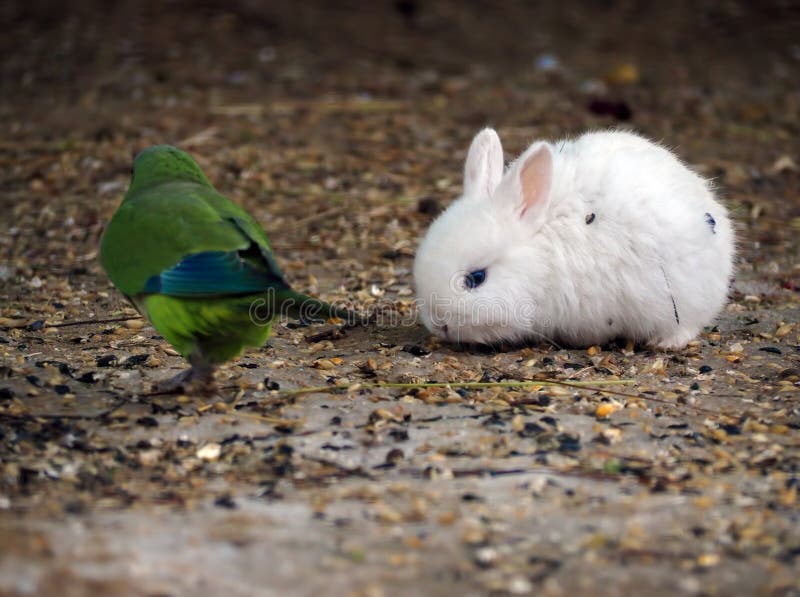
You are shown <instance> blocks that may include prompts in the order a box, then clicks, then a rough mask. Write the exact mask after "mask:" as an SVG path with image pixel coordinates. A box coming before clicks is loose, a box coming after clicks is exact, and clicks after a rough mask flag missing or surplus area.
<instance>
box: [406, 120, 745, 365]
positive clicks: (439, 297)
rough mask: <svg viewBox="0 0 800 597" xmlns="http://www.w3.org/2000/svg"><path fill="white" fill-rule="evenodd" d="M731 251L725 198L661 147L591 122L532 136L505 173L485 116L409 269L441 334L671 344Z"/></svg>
mask: <svg viewBox="0 0 800 597" xmlns="http://www.w3.org/2000/svg"><path fill="white" fill-rule="evenodd" d="M733 257H734V231H733V227H732V225H731V222H730V220H729V218H728V212H727V210H726V209H725V207H724V206H723V205H722V204H721V203H719V202H718V201H717V200H716V199H715V198H714V195H713V193H712V191H711V188H710V184H709V183H708V182H707V181H706V180H704V179H703V178H701V177H700V176H698V175H697V174H695V173H694V172H692V171H691V170H690V169H689V168H687V167H686V166H685V165H684V164H683V163H682V162H681V161H680V160H679V159H678V158H676V157H675V156H674V155H673V154H672V153H670V152H669V151H668V150H667V149H665V148H663V147H661V146H659V145H656V144H654V143H652V142H650V141H648V140H646V139H644V138H642V137H639V136H637V135H635V134H632V133H627V132H620V131H608V132H592V133H587V134H585V135H583V136H581V137H579V138H577V139H575V140H564V141H559V142H557V143H548V142H543V141H540V142H536V143H534V144H533V145H531V146H530V147H529V148H528V149H527V150H526V151H525V152H524V153H523V154H522V155H521V156H520V157H519V159H517V160H516V161H515V162H514V163H512V164H511V165H510V166H509V167H508V169H507V170H506V171H505V173H504V172H503V150H502V147H501V145H500V138H499V137H498V136H497V133H496V132H495V131H494V130H493V129H490V128H487V129H484V130H483V131H481V132H480V133H478V135H476V137H475V139H474V140H473V141H472V145H471V146H470V149H469V154H468V156H467V161H466V165H465V168H464V193H463V196H462V197H461V198H459V199H458V200H457V201H455V202H454V203H453V204H452V205H450V207H449V208H448V209H447V210H446V211H445V212H444V213H443V214H442V215H441V216H440V217H439V218H438V219H437V220H436V221H435V222H434V223H433V224H432V225H431V227H430V229H429V230H428V233H427V235H426V236H425V238H424V239H423V241H422V243H421V244H420V247H419V250H418V251H417V257H416V260H415V262H414V280H415V284H416V288H417V296H418V305H419V309H420V313H421V316H422V320H423V322H424V323H425V325H426V327H427V328H428V329H429V330H430V331H431V332H433V333H434V334H436V335H438V336H440V337H442V338H444V339H445V340H451V341H455V342H466V343H494V342H500V341H511V342H517V341H526V340H531V339H546V340H550V341H553V342H563V343H565V344H569V345H572V346H588V345H592V344H602V343H605V342H607V341H610V340H612V339H614V338H617V337H625V338H629V339H632V340H634V341H638V342H644V343H647V344H650V345H652V346H655V347H658V348H662V349H678V348H682V347H684V346H685V345H686V344H687V343H688V342H689V341H690V340H692V339H693V338H694V337H695V336H696V335H697V334H698V333H699V332H700V330H701V329H702V327H703V326H704V325H707V324H710V323H711V322H712V321H713V320H714V317H715V316H716V315H717V313H718V312H719V311H720V309H721V308H722V306H723V305H724V304H725V302H726V298H727V292H728V285H729V283H730V279H731V276H732V273H733Z"/></svg>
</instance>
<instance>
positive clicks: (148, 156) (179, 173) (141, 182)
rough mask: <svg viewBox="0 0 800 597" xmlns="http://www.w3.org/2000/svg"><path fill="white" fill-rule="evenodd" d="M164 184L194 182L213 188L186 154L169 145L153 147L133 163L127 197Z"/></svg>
mask: <svg viewBox="0 0 800 597" xmlns="http://www.w3.org/2000/svg"><path fill="white" fill-rule="evenodd" d="M165 182H195V183H198V184H201V185H203V186H207V187H211V188H214V187H213V185H212V184H211V183H210V182H209V181H208V179H207V178H206V175H205V174H203V171H202V170H201V169H200V166H198V165H197V162H195V161H194V160H193V159H192V157H191V156H190V155H189V154H188V153H186V152H185V151H181V150H180V149H178V148H177V147H172V146H171V145H154V146H153V147H148V148H147V149H145V150H144V151H142V152H141V153H139V155H137V156H136V159H135V160H134V161H133V170H132V172H131V185H130V187H129V188H128V194H127V196H128V197H130V196H132V195H133V194H134V193H136V192H137V191H141V190H142V189H146V188H149V187H152V186H155V185H158V184H162V183H165Z"/></svg>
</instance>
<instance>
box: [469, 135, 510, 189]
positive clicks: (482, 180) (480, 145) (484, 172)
mask: <svg viewBox="0 0 800 597" xmlns="http://www.w3.org/2000/svg"><path fill="white" fill-rule="evenodd" d="M502 177H503V146H502V145H501V144H500V137H498V136H497V133H496V132H495V130H494V129H492V128H485V129H483V130H482V131H481V132H480V133H478V134H477V135H475V138H474V139H473V140H472V144H471V145H470V146H469V153H468V154H467V162H466V164H465V165H464V196H476V197H478V198H487V197H491V196H492V194H493V193H494V190H495V188H496V187H497V185H498V184H499V183H500V179H501V178H502Z"/></svg>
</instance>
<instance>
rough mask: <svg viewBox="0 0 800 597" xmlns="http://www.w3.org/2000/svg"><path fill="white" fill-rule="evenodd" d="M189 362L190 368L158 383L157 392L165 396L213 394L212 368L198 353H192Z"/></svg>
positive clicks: (214, 387) (214, 386)
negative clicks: (175, 394) (179, 393)
mask: <svg viewBox="0 0 800 597" xmlns="http://www.w3.org/2000/svg"><path fill="white" fill-rule="evenodd" d="M189 361H190V362H191V364H192V366H191V367H189V368H188V369H186V370H185V371H181V372H180V373H178V375H176V376H175V377H172V378H170V379H167V380H165V381H162V382H160V383H159V384H158V391H159V392H163V393H167V394H172V393H177V392H186V393H192V394H194V393H199V394H213V393H214V392H215V391H216V385H215V383H214V366H213V365H212V364H210V363H209V362H208V361H206V360H205V359H204V358H203V357H202V355H200V354H198V353H193V354H192V356H191V357H190V358H189Z"/></svg>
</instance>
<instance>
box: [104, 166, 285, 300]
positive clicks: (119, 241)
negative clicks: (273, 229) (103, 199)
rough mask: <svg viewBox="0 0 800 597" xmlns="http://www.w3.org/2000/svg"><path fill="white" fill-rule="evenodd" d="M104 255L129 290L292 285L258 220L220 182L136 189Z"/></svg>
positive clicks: (235, 290) (237, 290)
mask: <svg viewBox="0 0 800 597" xmlns="http://www.w3.org/2000/svg"><path fill="white" fill-rule="evenodd" d="M100 260H101V263H102V265H103V268H104V269H105V270H106V272H107V273H108V276H109V278H111V281H112V282H113V283H114V285H115V286H117V288H119V289H120V290H121V291H122V292H123V293H124V294H126V295H128V296H135V295H138V294H142V293H160V294H165V295H169V296H184V297H210V296H230V295H242V294H256V293H261V292H266V291H267V290H268V289H270V288H274V289H276V290H277V289H285V288H288V286H287V284H286V282H285V281H284V278H283V274H282V273H281V271H280V269H279V268H278V265H277V264H276V263H275V260H274V258H273V256H272V253H271V251H270V248H269V244H268V240H267V236H266V234H265V233H264V231H263V230H262V229H261V228H260V226H258V224H257V223H256V222H255V221H254V220H253V219H252V218H251V217H250V216H249V215H248V214H247V212H245V211H244V210H242V209H241V208H239V207H237V206H236V205H234V204H233V203H231V202H230V201H228V200H227V199H225V198H224V197H223V196H222V195H220V194H219V193H217V192H216V191H215V190H214V189H213V188H211V187H208V186H203V185H200V184H197V183H195V182H182V181H180V182H166V183H161V184H158V185H155V186H150V187H148V188H146V189H142V190H140V191H139V192H137V193H136V194H134V195H133V196H128V197H127V198H126V199H125V201H124V202H123V203H122V205H121V206H120V208H119V210H118V211H117V213H116V214H115V215H114V217H113V219H112V220H111V222H110V223H109V225H108V227H107V228H106V231H105V234H104V235H103V240H102V244H101V249H100Z"/></svg>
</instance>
